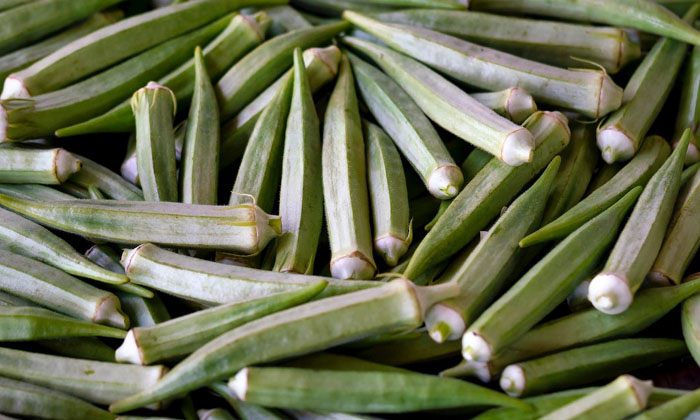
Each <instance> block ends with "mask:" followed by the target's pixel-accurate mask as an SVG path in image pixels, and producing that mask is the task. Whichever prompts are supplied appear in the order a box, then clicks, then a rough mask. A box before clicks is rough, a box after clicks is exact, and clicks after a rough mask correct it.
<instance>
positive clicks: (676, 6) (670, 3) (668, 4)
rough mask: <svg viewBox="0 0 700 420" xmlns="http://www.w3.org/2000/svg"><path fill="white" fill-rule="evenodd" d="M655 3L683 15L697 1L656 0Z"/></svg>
mask: <svg viewBox="0 0 700 420" xmlns="http://www.w3.org/2000/svg"><path fill="white" fill-rule="evenodd" d="M654 3H658V4H659V5H661V6H663V7H665V8H667V9H668V10H670V11H672V12H673V13H675V14H677V15H678V16H683V14H684V13H685V12H687V11H688V9H690V8H691V7H693V5H694V4H695V3H696V2H695V0H654Z"/></svg>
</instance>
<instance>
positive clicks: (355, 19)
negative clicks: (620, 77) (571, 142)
mask: <svg viewBox="0 0 700 420" xmlns="http://www.w3.org/2000/svg"><path fill="white" fill-rule="evenodd" d="M343 18H344V19H346V20H349V21H350V22H352V23H353V24H354V25H356V26H358V27H360V28H362V29H363V30H365V31H367V32H369V33H370V34H372V35H374V36H376V37H378V38H379V39H380V40H382V41H383V42H385V43H387V45H389V46H390V47H391V48H394V49H396V50H397V51H399V52H401V53H404V54H407V55H408V56H410V57H412V58H414V59H416V60H419V61H421V62H423V63H424V64H426V65H428V66H430V67H433V68H434V69H436V70H439V71H440V72H443V73H445V74H446V75H448V76H450V77H452V78H454V79H457V80H460V81H462V82H464V83H468V84H469V85H472V86H476V87H478V88H481V89H484V90H489V91H496V90H501V89H507V88H510V87H513V86H518V87H521V88H523V89H525V90H526V91H527V92H528V93H529V94H530V95H532V96H533V97H534V98H535V100H536V101H537V103H539V104H548V105H554V106H556V107H563V108H567V109H571V110H574V111H578V112H580V113H582V114H584V115H586V116H589V117H592V118H599V117H601V116H603V115H606V114H608V113H609V112H611V111H614V110H616V109H617V108H619V107H620V104H621V101H622V89H620V87H618V86H617V85H616V84H615V83H614V82H613V81H612V79H611V78H610V77H609V76H608V75H607V74H606V73H605V72H602V71H599V70H566V69H562V68H559V67H554V66H549V65H547V64H542V63H539V62H536V61H530V60H526V59H524V58H520V57H516V56H514V55H510V54H508V53H504V52H501V51H498V50H492V49H490V48H486V47H482V46H480V45H477V44H473V43H471V42H468V41H464V40H461V39H459V38H455V37H452V36H449V35H445V34H442V33H440V32H436V31H432V30H430V29H425V28H419V27H414V26H408V25H400V24H389V23H382V22H379V21H377V20H375V19H372V18H369V17H366V16H363V15H361V14H358V13H355V12H352V11H347V12H345V13H343ZM699 39H700V37H699ZM352 44H353V45H355V44H359V45H360V47H362V50H363V52H364V50H365V49H369V48H368V47H365V46H364V44H363V43H360V42H355V41H353V43H352ZM369 54H370V55H371V54H372V53H371V52H370V53H369ZM448 57H449V58H448ZM373 59H374V58H373ZM375 61H376V60H375ZM382 61H384V59H382ZM380 65H381V64H380ZM382 67H383V65H382ZM385 71H387V72H388V70H387V69H385ZM389 73H390V76H392V77H393V78H394V79H396V76H395V75H394V74H393V73H391V72H389ZM453 89H456V88H454V87H453ZM414 99H415V98H414ZM419 105H420V102H419ZM424 110H425V109H424ZM429 116H430V115H429ZM436 121H437V120H436ZM455 134H456V133H455ZM475 145H476V146H479V147H481V148H483V149H484V150H486V151H488V152H492V151H491V150H489V149H488V148H484V147H482V146H481V145H480V144H475ZM493 154H494V155H496V156H498V153H493ZM525 161H526V162H527V160H525Z"/></svg>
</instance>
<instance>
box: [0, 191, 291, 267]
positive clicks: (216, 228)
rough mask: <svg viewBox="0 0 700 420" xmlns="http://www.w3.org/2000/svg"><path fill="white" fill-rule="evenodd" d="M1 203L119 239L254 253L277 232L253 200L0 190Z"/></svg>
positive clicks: (64, 226)
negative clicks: (33, 195)
mask: <svg viewBox="0 0 700 420" xmlns="http://www.w3.org/2000/svg"><path fill="white" fill-rule="evenodd" d="M0 203H1V204H2V205H3V206H4V207H7V208H9V209H11V210H14V211H16V212H17V213H20V214H22V215H24V216H27V217H29V218H32V219H34V220H36V221H38V222H39V223H41V224H44V225H46V226H49V227H52V228H56V229H60V230H63V231H66V232H71V233H77V234H81V235H86V236H89V237H94V238H98V239H104V240H106V241H111V242H116V243H123V244H142V243H145V242H153V243H157V244H163V245H166V246H174V247H182V248H193V249H222V250H230V251H236V252H240V253H244V254H257V253H259V252H260V251H262V250H263V248H265V245H267V243H268V242H269V241H270V240H271V239H273V238H275V237H277V236H278V235H279V234H280V220H279V218H278V217H276V216H269V215H267V214H266V213H264V212H263V211H261V210H260V209H259V208H258V207H257V206H254V205H240V206H207V205H203V204H184V203H156V202H146V201H112V200H63V201H45V202H37V201H32V200H23V199H19V198H13V197H9V196H6V195H2V194H0Z"/></svg>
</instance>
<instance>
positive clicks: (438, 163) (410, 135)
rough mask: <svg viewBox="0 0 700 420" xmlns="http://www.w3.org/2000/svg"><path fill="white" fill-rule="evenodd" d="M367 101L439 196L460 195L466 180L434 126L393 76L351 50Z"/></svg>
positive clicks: (421, 175)
mask: <svg viewBox="0 0 700 420" xmlns="http://www.w3.org/2000/svg"><path fill="white" fill-rule="evenodd" d="M347 56H348V58H349V59H350V62H351V63H352V67H353V71H354V74H355V80H356V83H357V87H358V90H359V93H360V95H361V96H362V99H363V100H364V103H365V104H366V105H367V107H368V108H369V110H370V112H371V113H372V115H374V118H375V119H376V120H377V122H378V123H379V124H380V125H381V126H382V128H384V130H386V132H387V134H389V136H390V137H391V138H392V140H394V143H396V145H397V147H398V148H399V149H400V150H401V152H402V153H403V155H404V156H405V157H406V159H407V160H408V161H409V162H410V163H411V165H412V166H413V168H414V169H415V170H416V172H417V173H418V175H420V177H421V179H422V180H423V183H424V184H425V186H426V188H428V191H429V192H430V193H431V194H432V195H434V196H435V197H437V198H440V199H446V198H451V197H454V196H455V195H457V193H458V192H459V190H460V189H461V188H462V184H463V183H464V179H463V176H462V173H461V172H460V170H459V167H457V165H456V164H455V162H454V160H453V159H452V156H450V154H449V152H448V151H447V148H445V145H444V144H443V142H442V139H440V136H439V135H438V134H437V132H436V131H435V129H434V128H433V125H432V124H431V122H430V121H429V120H428V118H427V117H426V116H425V114H423V111H421V109H420V108H419V107H418V105H416V103H415V102H414V101H413V99H411V97H410V96H409V95H408V94H407V93H406V91H404V89H403V88H401V86H399V85H398V84H397V83H396V82H394V80H392V79H391V78H390V77H389V76H387V75H386V74H384V73H383V72H381V71H380V70H379V69H377V68H375V67H374V66H372V65H371V64H369V63H367V62H365V61H363V60H362V59H361V58H359V57H358V56H356V55H354V54H352V53H347Z"/></svg>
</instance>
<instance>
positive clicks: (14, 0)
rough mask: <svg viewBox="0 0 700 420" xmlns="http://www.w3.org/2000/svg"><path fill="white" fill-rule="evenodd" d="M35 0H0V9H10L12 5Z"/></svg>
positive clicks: (15, 5)
mask: <svg viewBox="0 0 700 420" xmlns="http://www.w3.org/2000/svg"><path fill="white" fill-rule="evenodd" d="M34 1H37V0H2V1H0V10H7V9H12V8H13V7H17V6H21V5H23V4H27V3H31V2H34Z"/></svg>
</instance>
